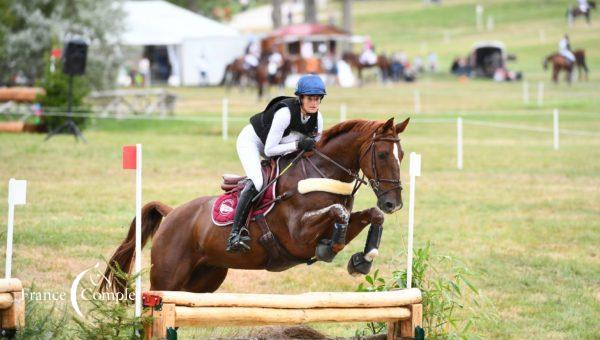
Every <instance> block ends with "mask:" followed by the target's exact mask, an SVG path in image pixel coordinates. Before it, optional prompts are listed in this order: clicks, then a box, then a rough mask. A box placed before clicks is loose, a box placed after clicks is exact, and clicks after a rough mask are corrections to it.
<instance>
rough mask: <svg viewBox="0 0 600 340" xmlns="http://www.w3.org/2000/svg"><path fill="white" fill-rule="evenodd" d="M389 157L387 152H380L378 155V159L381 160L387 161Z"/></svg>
mask: <svg viewBox="0 0 600 340" xmlns="http://www.w3.org/2000/svg"><path fill="white" fill-rule="evenodd" d="M387 156H388V155H387V152H380V153H378V154H377V157H379V159H386V158H387Z"/></svg>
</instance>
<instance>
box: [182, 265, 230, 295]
mask: <svg viewBox="0 0 600 340" xmlns="http://www.w3.org/2000/svg"><path fill="white" fill-rule="evenodd" d="M226 276H227V268H219V267H210V266H205V265H200V266H198V267H196V268H195V269H194V271H193V272H192V275H190V277H189V278H188V280H187V281H186V283H185V284H184V285H183V290H185V291H186V292H194V293H212V292H214V291H215V290H217V289H218V288H219V287H220V286H221V284H222V283H223V281H225V277H226Z"/></svg>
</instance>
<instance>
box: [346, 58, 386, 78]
mask: <svg viewBox="0 0 600 340" xmlns="http://www.w3.org/2000/svg"><path fill="white" fill-rule="evenodd" d="M342 60H344V61H345V62H347V63H348V64H350V66H352V67H354V68H355V69H357V70H358V79H359V80H360V83H361V84H362V83H363V78H362V72H363V70H364V69H369V68H373V67H377V68H379V71H380V74H381V80H382V81H383V82H385V81H387V79H388V78H389V75H390V65H391V63H390V60H389V59H388V57H386V56H385V55H383V54H378V55H377V62H376V63H375V64H363V63H361V62H360V56H359V55H357V54H355V53H353V52H345V53H344V54H342Z"/></svg>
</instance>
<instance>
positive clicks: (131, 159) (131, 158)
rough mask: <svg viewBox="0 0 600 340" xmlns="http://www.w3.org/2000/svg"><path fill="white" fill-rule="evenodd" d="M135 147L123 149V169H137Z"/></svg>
mask: <svg viewBox="0 0 600 340" xmlns="http://www.w3.org/2000/svg"><path fill="white" fill-rule="evenodd" d="M136 158H137V157H136V150H135V145H130V146H124V147H123V169H135V168H136V167H137V159H136Z"/></svg>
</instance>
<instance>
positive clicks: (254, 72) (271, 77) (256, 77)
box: [222, 55, 292, 100]
mask: <svg viewBox="0 0 600 340" xmlns="http://www.w3.org/2000/svg"><path fill="white" fill-rule="evenodd" d="M291 72H292V63H291V61H290V60H289V58H286V57H283V62H282V65H281V66H279V67H278V68H277V71H276V72H275V74H269V61H268V55H262V56H261V58H260V60H259V64H258V66H257V67H254V68H253V67H247V65H245V62H244V56H242V57H239V58H236V59H235V60H234V61H233V62H232V63H231V64H229V65H227V67H226V68H225V75H224V76H223V81H222V85H224V86H225V88H226V89H227V90H229V89H230V88H231V87H232V86H237V87H239V88H240V89H244V88H245V87H247V86H250V85H255V86H256V89H257V93H258V99H259V100H260V99H262V97H263V95H264V94H265V91H269V89H270V87H271V86H278V87H279V88H280V89H282V88H283V87H284V85H285V80H286V78H287V76H288V75H289V74H290V73H291Z"/></svg>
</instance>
